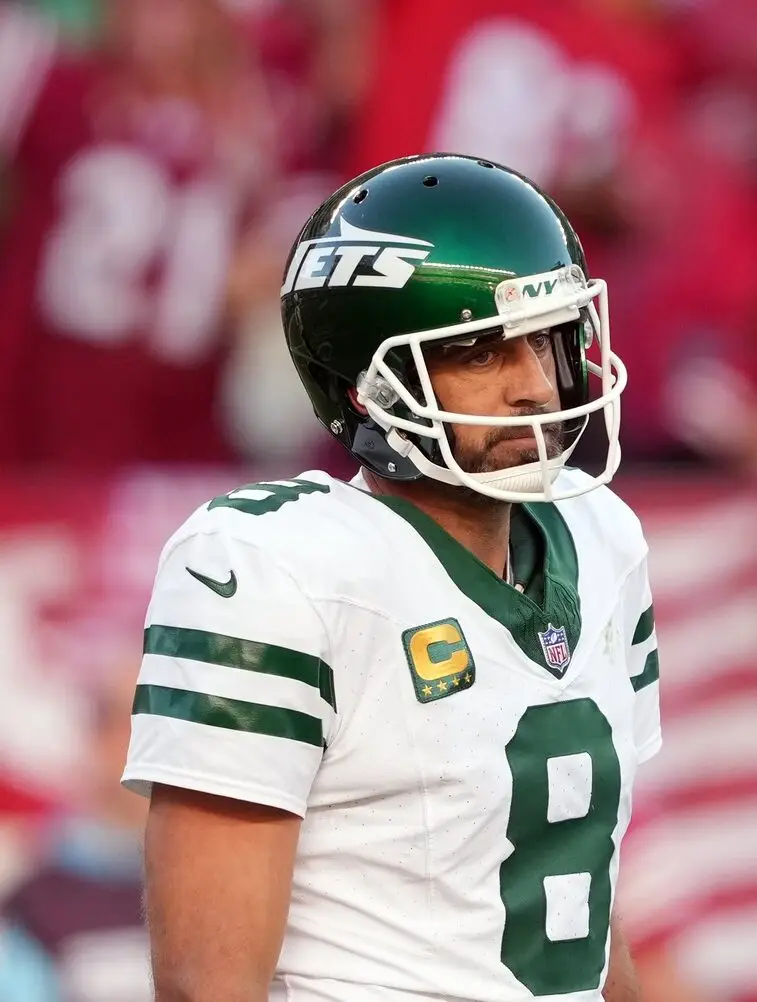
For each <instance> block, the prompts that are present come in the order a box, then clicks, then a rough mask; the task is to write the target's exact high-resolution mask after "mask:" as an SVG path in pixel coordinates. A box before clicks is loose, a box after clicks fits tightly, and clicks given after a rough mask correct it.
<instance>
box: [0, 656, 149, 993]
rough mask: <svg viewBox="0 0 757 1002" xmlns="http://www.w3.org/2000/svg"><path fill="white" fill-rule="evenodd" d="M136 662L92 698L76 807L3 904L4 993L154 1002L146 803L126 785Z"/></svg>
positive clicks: (0, 986) (0, 966) (0, 962)
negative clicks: (145, 905) (144, 914)
mask: <svg viewBox="0 0 757 1002" xmlns="http://www.w3.org/2000/svg"><path fill="white" fill-rule="evenodd" d="M133 681H134V672H133V670H132V669H131V667H130V669H129V671H128V672H124V671H117V672H115V673H113V674H112V675H105V676H104V681H103V683H102V688H101V691H100V692H98V693H97V694H96V695H95V698H94V699H93V701H92V732H91V735H90V741H89V743H88V747H87V751H86V760H85V762H84V764H83V768H82V769H81V773H80V790H81V802H80V804H79V810H78V811H76V812H75V813H71V814H70V815H69V816H67V817H64V818H61V819H60V820H59V821H58V822H57V823H56V824H54V825H53V826H51V828H50V829H49V830H48V831H47V833H46V837H45V840H44V845H43V850H42V854H41V855H42V858H41V860H40V862H39V863H38V865H37V866H36V867H35V868H34V869H33V870H32V872H30V873H29V874H28V875H27V876H26V877H25V879H24V880H23V881H22V883H21V884H20V885H19V886H17V887H16V888H15V889H14V890H13V891H12V893H11V895H10V897H9V898H8V900H7V901H6V902H5V905H4V907H3V908H2V921H3V924H4V928H3V932H2V940H1V941H0V1000H2V1002H22V1000H23V1002H96V1000H98V1002H99V1000H101V999H107V1000H108V1002H148V1000H149V999H150V998H151V995H152V993H151V986H150V976H149V961H148V950H147V938H146V934H145V931H144V929H143V925H142V918H141V862H140V859H141V852H140V841H141V830H142V827H143V823H144V805H142V804H140V803H137V798H136V797H133V796H130V795H128V794H126V795H125V794H124V793H123V791H122V790H121V789H120V787H119V783H118V780H119V775H120V768H121V764H122V762H123V757H124V755H125V749H126V746H127V744H128V737H129V719H130V718H129V707H130V703H131V693H132V689H133Z"/></svg>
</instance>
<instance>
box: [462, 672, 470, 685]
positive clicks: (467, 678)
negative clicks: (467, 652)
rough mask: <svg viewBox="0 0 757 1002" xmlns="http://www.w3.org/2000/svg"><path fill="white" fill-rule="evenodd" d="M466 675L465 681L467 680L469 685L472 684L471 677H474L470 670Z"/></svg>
mask: <svg viewBox="0 0 757 1002" xmlns="http://www.w3.org/2000/svg"><path fill="white" fill-rule="evenodd" d="M464 677H465V681H466V683H467V684H468V685H470V684H471V679H472V676H471V673H470V672H469V671H467V672H466V673H465V676H464Z"/></svg>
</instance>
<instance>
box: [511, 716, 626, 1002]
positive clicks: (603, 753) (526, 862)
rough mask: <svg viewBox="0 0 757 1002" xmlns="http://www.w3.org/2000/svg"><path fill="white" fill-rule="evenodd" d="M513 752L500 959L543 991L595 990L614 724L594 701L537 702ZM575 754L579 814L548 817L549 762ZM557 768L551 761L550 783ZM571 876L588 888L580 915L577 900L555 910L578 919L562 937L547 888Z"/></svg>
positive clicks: (614, 778)
mask: <svg viewBox="0 0 757 1002" xmlns="http://www.w3.org/2000/svg"><path fill="white" fill-rule="evenodd" d="M506 754H507V760H508V763H509V765H510V770H511V772H512V777H513V790H512V807H511V811H510V820H509V824H508V828H507V837H508V839H509V840H510V842H511V843H512V845H513V852H512V853H511V855H510V857H509V858H508V859H507V860H505V862H504V863H502V866H501V867H500V876H499V882H500V893H501V895H502V901H503V903H504V905H505V909H506V919H505V929H504V932H503V935H502V963H503V964H505V965H506V966H507V967H508V968H509V970H510V971H512V973H513V974H514V975H515V977H516V978H517V979H518V980H519V981H520V982H521V983H522V984H524V985H525V986H526V987H527V988H528V989H529V991H531V992H532V993H533V994H534V995H536V996H540V995H560V994H567V993H570V992H581V991H590V990H592V989H596V988H598V987H599V982H600V978H601V975H602V970H603V968H604V965H605V951H606V948H607V935H608V932H609V928H610V907H611V885H610V863H611V861H612V857H613V854H614V851H615V847H614V844H613V841H612V833H613V831H614V830H615V826H616V825H617V822H618V807H619V803H620V763H619V761H618V755H617V752H616V751H615V746H614V745H613V741H612V730H611V727H610V724H609V723H608V721H607V719H606V717H605V716H604V714H603V713H602V712H601V710H600V709H599V707H598V706H597V704H596V703H595V702H594V701H593V700H591V699H577V700H572V701H570V702H565V703H549V704H545V705H543V706H531V707H529V709H528V710H526V712H525V713H524V714H523V716H522V717H521V720H520V723H519V724H518V728H517V730H516V732H515V734H514V735H513V738H512V740H511V741H510V742H509V743H508V745H507V749H506ZM569 755H572V756H581V757H582V758H583V759H584V761H583V763H581V764H582V765H583V766H584V767H585V768H584V775H585V776H586V779H587V782H586V784H585V785H586V790H585V793H586V797H587V802H586V805H585V808H586V809H585V810H584V809H583V808H582V807H579V808H578V809H575V803H574V810H573V815H572V816H571V812H570V810H568V811H567V815H568V816H567V817H563V818H558V819H555V820H550V817H549V814H550V765H549V763H550V761H551V762H553V763H555V765H556V766H559V759H561V758H564V757H565V756H569ZM575 761H576V760H574V762H575ZM555 775H557V773H554V767H553V776H552V784H551V785H552V786H553V787H554V786H555V779H554V776H555ZM588 775H590V777H591V779H590V785H589V781H588ZM551 792H552V793H553V796H555V797H556V796H557V794H558V793H559V791H558V790H557V789H552V791H551ZM573 799H574V801H575V797H574V798H573ZM563 813H566V812H563ZM578 815H581V816H578ZM550 878H551V879H550ZM571 880H572V881H573V888H574V889H575V886H576V883H575V882H576V881H578V882H579V884H580V885H583V886H584V887H585V888H586V890H587V893H588V901H586V902H583V903H581V904H580V905H579V906H578V908H579V909H580V911H581V912H582V913H583V919H582V918H581V917H580V916H579V915H577V914H576V905H575V903H573V904H571V903H568V904H567V905H566V908H565V911H566V912H567V913H568V915H566V914H562V915H558V917H557V922H558V924H559V922H560V921H561V920H562V921H563V922H565V921H567V920H569V919H572V921H573V928H572V929H570V928H569V929H567V932H566V931H565V928H566V927H565V926H563V931H562V933H561V934H560V935H558V936H556V935H555V934H554V928H553V929H552V933H553V935H552V937H551V938H550V928H549V924H548V922H549V915H548V911H549V909H548V887H550V888H552V889H553V890H554V889H556V888H558V889H559V887H560V886H562V887H565V886H567V885H568V884H570V882H571ZM561 881H562V884H561V883H560V882H561ZM548 882H549V883H548ZM584 925H585V926H586V931H584V928H582V926H584Z"/></svg>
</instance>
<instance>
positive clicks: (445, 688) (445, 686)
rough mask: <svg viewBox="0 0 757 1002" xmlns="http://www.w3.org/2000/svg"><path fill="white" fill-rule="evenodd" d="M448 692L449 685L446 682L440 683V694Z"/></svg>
mask: <svg viewBox="0 0 757 1002" xmlns="http://www.w3.org/2000/svg"><path fill="white" fill-rule="evenodd" d="M446 691H447V683H446V682H440V683H439V692H446Z"/></svg>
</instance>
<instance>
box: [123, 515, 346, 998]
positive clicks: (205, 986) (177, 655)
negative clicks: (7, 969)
mask: <svg viewBox="0 0 757 1002" xmlns="http://www.w3.org/2000/svg"><path fill="white" fill-rule="evenodd" d="M264 517H265V516H264ZM267 517H272V518H275V515H271V516H267ZM193 518H194V519H198V518H199V522H194V521H193V523H191V524H192V525H193V526H194V528H195V531H193V532H190V533H189V534H188V535H185V536H182V535H181V534H180V535H179V537H178V542H176V541H175V540H174V541H172V542H171V543H169V545H168V547H167V548H166V551H165V553H164V555H163V557H162V558H161V564H160V567H159V570H158V576H157V580H156V584H155V589H154V591H153V597H152V601H151V603H150V608H149V611H148V624H147V629H146V630H145V655H144V659H143V662H142V668H141V671H140V676H139V682H138V685H137V692H136V696H135V701H134V712H133V717H132V739H131V744H130V748H129V756H128V761H127V764H126V770H125V773H124V782H125V784H126V785H127V786H129V787H130V788H132V789H135V790H136V791H137V792H140V793H143V794H146V795H150V794H151V797H152V799H151V808H150V814H149V821H148V826H147V837H146V885H147V886H146V892H147V894H146V897H147V911H148V919H149V928H150V937H151V947H152V955H153V966H154V976H155V983H156V990H157V998H158V1002H217V1000H219V999H223V1000H224V1002H262V1000H264V999H266V998H267V989H268V983H269V981H270V977H271V974H272V972H273V970H274V967H275V964H276V961H277V959H278V954H279V949H280V945H281V940H282V935H283V930H284V925H285V922H286V916H287V908H288V905H289V894H290V886H291V878H292V868H293V861H294V855H295V850H296V844H297V837H298V833H299V825H300V819H301V818H302V817H304V815H305V813H306V809H307V800H308V796H309V793H310V788H311V785H312V782H313V779H314V777H315V775H316V773H317V771H318V768H319V766H320V763H321V758H322V755H323V748H324V745H325V743H326V742H327V741H328V739H329V736H330V733H331V729H332V726H333V722H334V719H335V698H334V690H333V682H332V673H331V669H330V667H329V665H328V661H327V653H328V652H327V647H326V639H325V628H324V626H323V623H322V621H321V619H320V617H319V615H318V612H317V611H316V608H315V607H314V605H313V603H311V602H310V600H309V599H308V598H306V597H305V595H304V594H303V592H302V588H301V584H300V583H299V582H298V581H295V580H294V578H293V577H292V576H291V574H290V573H289V572H288V571H287V570H286V569H285V568H284V567H282V566H281V565H280V564H279V563H278V562H277V558H276V554H272V553H269V552H266V549H265V547H263V548H261V547H260V546H259V545H258V544H257V543H256V542H254V541H252V542H251V541H250V539H249V536H250V534H249V533H248V532H247V528H246V523H245V520H246V519H247V520H249V519H254V518H256V516H255V515H252V514H248V513H245V512H240V511H236V510H233V509H230V508H220V509H216V510H212V511H209V512H207V513H205V514H201V515H200V516H194V517H193ZM183 532H185V530H183ZM239 532H242V533H243V538H242V539H239V538H237V536H236V535H235V534H236V533H239ZM254 538H256V537H253V539H254Z"/></svg>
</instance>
